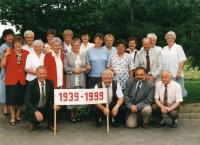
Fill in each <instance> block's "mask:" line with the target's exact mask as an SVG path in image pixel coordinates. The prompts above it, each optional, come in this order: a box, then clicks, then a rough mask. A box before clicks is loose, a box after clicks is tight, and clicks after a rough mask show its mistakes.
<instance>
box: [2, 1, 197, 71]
mask: <svg viewBox="0 0 200 145" xmlns="http://www.w3.org/2000/svg"><path fill="white" fill-rule="evenodd" d="M130 4H132V5H131V6H130ZM198 6H199V1H198V0H42V1H41V0H17V1H16V2H13V0H1V1H0V23H3V24H6V23H7V22H9V23H11V24H12V25H15V26H16V28H17V29H18V30H20V32H21V34H23V32H24V31H25V30H28V29H30V30H33V31H34V32H35V34H36V38H42V39H43V40H44V41H46V39H45V31H46V30H47V29H52V28H53V29H55V30H56V31H57V33H58V36H60V37H61V35H62V32H63V31H64V30H65V29H72V30H73V31H74V36H75V37H80V32H81V30H83V29H89V30H90V32H91V36H94V34H95V33H97V32H101V33H103V34H107V33H111V34H113V35H114V36H115V39H119V38H123V39H125V40H126V39H127V38H128V37H130V36H135V37H136V38H138V49H139V48H140V47H141V39H142V38H143V37H145V36H146V35H147V33H150V32H154V33H156V35H157V36H158V41H157V44H158V45H160V46H162V47H163V46H165V45H167V43H166V40H165V39H164V37H165V34H166V33H167V32H168V31H170V30H171V31H174V32H175V33H176V34H177V39H176V42H177V43H178V44H180V45H182V46H183V48H184V51H185V52H186V54H187V56H188V57H190V58H191V60H192V63H191V66H192V67H196V66H200V60H199V59H198V56H200V50H198V46H200V45H199V38H200V36H199V35H200V28H199V25H200V20H199V19H200V14H199V13H200V10H199V7H198ZM131 14H132V15H131ZM131 17H132V21H131ZM91 41H92V39H91Z"/></svg>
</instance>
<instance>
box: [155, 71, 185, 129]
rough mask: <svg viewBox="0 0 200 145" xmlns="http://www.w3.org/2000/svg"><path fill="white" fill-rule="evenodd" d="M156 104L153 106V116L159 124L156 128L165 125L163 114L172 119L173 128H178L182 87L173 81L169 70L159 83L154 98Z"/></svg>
mask: <svg viewBox="0 0 200 145" xmlns="http://www.w3.org/2000/svg"><path fill="white" fill-rule="evenodd" d="M154 101H155V104H153V105H152V109H153V114H154V115H155V116H156V118H157V121H158V124H156V126H155V127H156V128H159V127H161V126H164V125H165V121H164V119H163V117H162V114H167V115H169V117H170V118H171V119H172V127H173V128H176V127H177V118H178V115H179V109H180V107H179V106H180V102H182V101H183V97H182V90H181V86H180V85H179V84H178V83H176V82H175V81H173V80H172V74H171V72H170V71H168V70H164V71H163V72H162V81H159V82H157V84H156V92H155V96H154Z"/></svg>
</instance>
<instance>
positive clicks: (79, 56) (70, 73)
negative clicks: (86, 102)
mask: <svg viewBox="0 0 200 145" xmlns="http://www.w3.org/2000/svg"><path fill="white" fill-rule="evenodd" d="M71 45H72V51H71V52H69V53H67V54H66V56H65V60H64V62H65V63H64V70H65V72H66V73H67V88H68V89H82V88H86V73H87V71H89V70H90V69H91V67H90V62H89V58H88V56H87V54H86V53H85V52H81V51H80V45H81V41H80V39H78V38H74V39H73V40H72V42H71ZM75 108H76V106H75V105H73V106H72V105H68V109H70V113H71V116H70V117H71V118H70V122H72V123H76V122H82V120H81V119H80V117H79V116H77V114H76V109H75Z"/></svg>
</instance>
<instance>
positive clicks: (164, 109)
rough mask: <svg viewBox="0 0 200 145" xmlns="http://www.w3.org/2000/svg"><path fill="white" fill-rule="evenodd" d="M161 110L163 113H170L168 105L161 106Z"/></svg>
mask: <svg viewBox="0 0 200 145" xmlns="http://www.w3.org/2000/svg"><path fill="white" fill-rule="evenodd" d="M161 112H162V114H167V113H168V107H165V106H163V107H162V108H161Z"/></svg>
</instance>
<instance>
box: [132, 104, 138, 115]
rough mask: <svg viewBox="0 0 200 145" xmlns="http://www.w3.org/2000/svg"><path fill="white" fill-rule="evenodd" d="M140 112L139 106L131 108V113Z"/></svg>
mask: <svg viewBox="0 0 200 145" xmlns="http://www.w3.org/2000/svg"><path fill="white" fill-rule="evenodd" d="M137 111H138V108H137V106H136V105H132V106H131V112H133V113H134V112H137Z"/></svg>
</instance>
